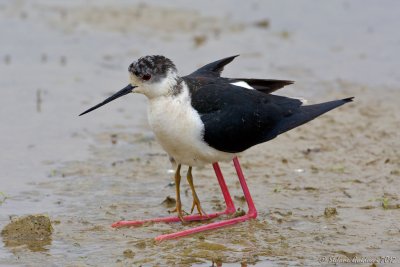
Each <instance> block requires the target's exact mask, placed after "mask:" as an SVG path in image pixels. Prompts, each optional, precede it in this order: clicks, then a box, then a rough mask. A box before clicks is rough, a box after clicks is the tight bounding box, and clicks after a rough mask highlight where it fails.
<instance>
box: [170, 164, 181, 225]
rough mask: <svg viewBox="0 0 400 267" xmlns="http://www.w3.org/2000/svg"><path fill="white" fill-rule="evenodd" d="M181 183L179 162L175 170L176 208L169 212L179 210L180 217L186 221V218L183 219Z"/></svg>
mask: <svg viewBox="0 0 400 267" xmlns="http://www.w3.org/2000/svg"><path fill="white" fill-rule="evenodd" d="M180 184H181V164H178V167H177V168H176V172H175V187H176V208H175V209H174V210H170V211H169V212H177V213H178V217H179V219H180V220H181V222H185V220H184V219H183V213H182V202H181V189H180Z"/></svg>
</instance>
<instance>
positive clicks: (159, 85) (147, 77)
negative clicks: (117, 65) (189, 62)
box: [79, 55, 178, 116]
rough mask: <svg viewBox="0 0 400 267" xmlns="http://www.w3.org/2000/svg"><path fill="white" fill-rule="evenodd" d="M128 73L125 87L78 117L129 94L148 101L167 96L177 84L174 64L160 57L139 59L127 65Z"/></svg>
mask: <svg viewBox="0 0 400 267" xmlns="http://www.w3.org/2000/svg"><path fill="white" fill-rule="evenodd" d="M128 71H129V77H130V83H129V84H128V85H127V86H126V87H124V88H123V89H121V90H119V91H118V92H116V93H115V94H113V95H112V96H110V97H109V98H107V99H105V100H104V101H103V102H101V103H99V104H97V105H95V106H94V107H91V108H90V109H88V110H86V111H85V112H82V113H81V114H80V115H79V116H82V115H84V114H86V113H89V112H91V111H93V110H95V109H97V108H99V107H101V106H103V105H105V104H107V103H109V102H111V101H113V100H115V99H117V98H119V97H121V96H124V95H127V94H129V93H141V94H144V95H145V96H147V97H148V98H149V99H152V98H156V97H160V96H165V95H169V94H171V92H172V90H173V88H174V86H175V85H176V84H177V82H178V74H177V70H176V67H175V65H174V63H173V62H172V61H171V60H170V59H168V58H166V57H164V56H160V55H154V56H145V57H141V58H139V59H138V60H137V61H134V62H132V63H131V64H130V65H129V68H128Z"/></svg>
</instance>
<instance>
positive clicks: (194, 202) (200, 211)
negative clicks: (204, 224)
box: [190, 198, 207, 216]
mask: <svg viewBox="0 0 400 267" xmlns="http://www.w3.org/2000/svg"><path fill="white" fill-rule="evenodd" d="M195 207H196V209H197V212H198V214H200V215H202V216H203V215H205V216H207V214H206V213H205V212H204V210H203V208H202V207H201V204H200V200H199V199H198V198H195V199H193V204H192V208H191V209H190V214H193V211H194V208H195Z"/></svg>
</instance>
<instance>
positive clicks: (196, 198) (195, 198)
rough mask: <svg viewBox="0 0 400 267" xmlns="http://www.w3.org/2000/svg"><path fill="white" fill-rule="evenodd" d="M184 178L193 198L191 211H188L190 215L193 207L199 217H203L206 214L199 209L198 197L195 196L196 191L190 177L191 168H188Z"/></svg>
mask: <svg viewBox="0 0 400 267" xmlns="http://www.w3.org/2000/svg"><path fill="white" fill-rule="evenodd" d="M186 178H187V180H188V182H189V185H190V189H191V190H192V196H193V204H192V209H191V210H190V213H191V214H192V213H193V210H194V207H196V208H197V211H198V212H199V214H200V215H205V214H206V213H205V212H204V211H203V209H202V208H201V205H200V200H199V197H198V196H197V193H196V189H195V188H194V184H193V176H192V166H189V169H188V172H187V176H186Z"/></svg>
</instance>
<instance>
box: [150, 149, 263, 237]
mask: <svg viewBox="0 0 400 267" xmlns="http://www.w3.org/2000/svg"><path fill="white" fill-rule="evenodd" d="M233 164H234V165H235V169H236V173H237V175H238V177H239V182H240V185H241V186H242V189H243V193H244V197H245V199H246V202H247V205H248V206H249V211H248V213H247V214H246V215H243V216H241V217H237V218H233V219H228V220H224V221H220V222H214V223H210V224H205V225H202V226H198V227H194V228H191V229H187V230H183V231H180V232H176V233H172V234H165V235H160V236H157V237H156V238H155V239H156V240H157V241H162V240H167V239H173V238H178V237H183V236H187V235H191V234H194V233H199V232H203V231H207V230H212V229H217V228H222V227H226V226H229V225H233V224H236V223H239V222H243V221H246V220H248V219H252V218H253V219H254V218H256V217H257V210H256V208H255V206H254V203H253V200H252V198H251V195H250V191H249V188H248V187H247V184H246V181H245V178H244V176H243V172H242V169H241V168H240V164H239V160H238V159H237V157H235V158H234V159H233ZM214 168H215V167H214ZM224 196H225V195H224Z"/></svg>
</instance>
